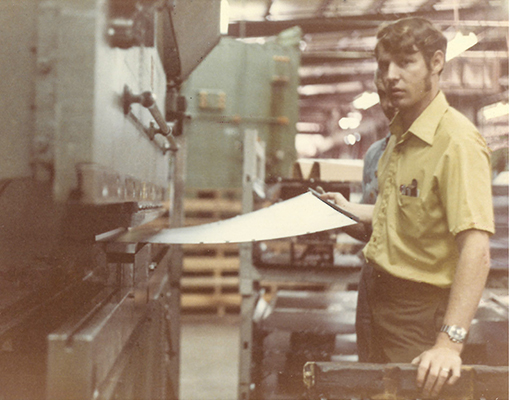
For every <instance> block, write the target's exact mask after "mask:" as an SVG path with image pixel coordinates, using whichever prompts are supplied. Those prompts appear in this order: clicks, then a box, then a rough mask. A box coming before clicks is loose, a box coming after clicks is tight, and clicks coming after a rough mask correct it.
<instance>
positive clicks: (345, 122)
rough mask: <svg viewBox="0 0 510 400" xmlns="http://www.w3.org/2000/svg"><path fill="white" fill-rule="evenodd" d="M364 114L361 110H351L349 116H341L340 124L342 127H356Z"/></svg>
mask: <svg viewBox="0 0 510 400" xmlns="http://www.w3.org/2000/svg"><path fill="white" fill-rule="evenodd" d="M361 119H362V115H361V113H359V112H350V113H349V114H347V117H343V118H340V121H338V126H339V127H340V128H342V129H356V128H357V127H358V126H360V123H361Z"/></svg>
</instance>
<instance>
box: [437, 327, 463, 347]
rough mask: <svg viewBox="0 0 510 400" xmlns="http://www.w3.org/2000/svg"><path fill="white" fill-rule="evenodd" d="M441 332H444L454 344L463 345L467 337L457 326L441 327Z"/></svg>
mask: <svg viewBox="0 0 510 400" xmlns="http://www.w3.org/2000/svg"><path fill="white" fill-rule="evenodd" d="M441 332H445V333H446V334H447V335H448V337H449V338H450V340H451V341H452V342H454V343H464V340H465V339H466V336H467V331H466V330H465V329H464V328H462V327H461V326H457V325H452V326H450V325H443V326H442V327H441Z"/></svg>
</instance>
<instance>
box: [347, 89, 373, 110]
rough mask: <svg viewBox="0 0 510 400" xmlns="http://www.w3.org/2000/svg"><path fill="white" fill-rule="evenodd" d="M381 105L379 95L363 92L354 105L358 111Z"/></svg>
mask: <svg viewBox="0 0 510 400" xmlns="http://www.w3.org/2000/svg"><path fill="white" fill-rule="evenodd" d="M377 103H379V95H378V94H377V93H375V92H363V93H362V94H361V95H359V96H358V97H356V98H355V99H354V101H353V102H352V105H353V106H354V107H355V108H357V109H358V110H368V109H369V108H370V107H373V106H375V105H376V104H377Z"/></svg>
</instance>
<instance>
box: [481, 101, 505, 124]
mask: <svg viewBox="0 0 510 400" xmlns="http://www.w3.org/2000/svg"><path fill="white" fill-rule="evenodd" d="M482 114H483V117H484V118H485V120H486V121H488V120H490V119H494V118H499V117H503V116H505V115H508V103H503V102H502V101H500V102H499V103H495V104H491V105H490V106H486V107H484V108H483V109H482Z"/></svg>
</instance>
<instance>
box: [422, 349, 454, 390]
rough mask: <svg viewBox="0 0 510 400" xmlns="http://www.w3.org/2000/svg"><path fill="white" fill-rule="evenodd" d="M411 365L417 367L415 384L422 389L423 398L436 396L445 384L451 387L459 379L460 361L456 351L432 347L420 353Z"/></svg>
mask: <svg viewBox="0 0 510 400" xmlns="http://www.w3.org/2000/svg"><path fill="white" fill-rule="evenodd" d="M412 363H413V364H414V365H418V376H417V378H416V384H417V386H418V387H419V388H422V389H423V396H424V397H430V396H432V397H435V396H437V395H438V394H439V392H440V391H441V389H442V388H443V385H444V384H445V382H446V383H447V384H448V385H453V384H454V383H455V382H457V380H458V379H459V378H460V367H461V366H462V359H461V358H460V351H457V349H452V348H449V347H433V348H432V349H430V350H427V351H424V352H423V353H421V354H420V355H419V356H418V357H416V358H415V359H414V360H413V361H412Z"/></svg>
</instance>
